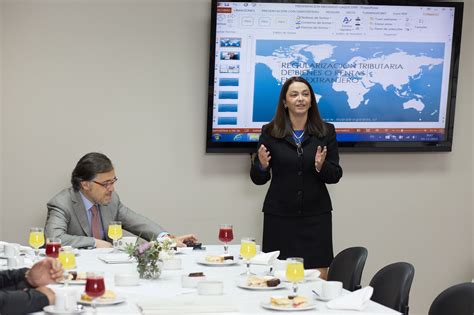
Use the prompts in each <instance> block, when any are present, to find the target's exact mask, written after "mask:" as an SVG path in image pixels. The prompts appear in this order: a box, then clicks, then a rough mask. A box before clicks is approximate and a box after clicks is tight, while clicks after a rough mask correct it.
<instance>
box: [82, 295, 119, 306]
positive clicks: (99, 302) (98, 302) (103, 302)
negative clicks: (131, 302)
mask: <svg viewBox="0 0 474 315" xmlns="http://www.w3.org/2000/svg"><path fill="white" fill-rule="evenodd" d="M123 302H125V297H124V296H120V295H117V297H116V298H115V300H101V299H99V298H97V299H96V300H95V303H94V304H95V305H97V306H100V305H114V304H119V303H123ZM77 303H80V304H84V305H92V302H91V301H83V300H81V299H79V301H77Z"/></svg>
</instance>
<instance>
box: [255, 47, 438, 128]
mask: <svg viewBox="0 0 474 315" xmlns="http://www.w3.org/2000/svg"><path fill="white" fill-rule="evenodd" d="M282 51H289V52H292V54H290V55H286V54H283V53H281V52H282ZM301 55H304V56H306V57H307V58H306V59H305V60H304V61H303V60H301V59H300V58H299V57H298V56H301ZM293 56H294V57H293ZM292 58H293V59H292ZM445 62H446V56H445V44H444V43H436V42H377V41H370V42H369V41H366V42H363V41H357V42H356V41H318V40H257V41H256V55H255V72H254V87H253V90H254V91H255V92H254V95H253V100H254V103H253V115H252V118H253V122H262V123H266V122H268V121H271V120H272V118H273V116H274V113H275V105H276V104H277V103H278V96H279V94H280V90H281V86H282V84H283V83H284V82H285V81H286V80H287V79H288V78H290V77H292V76H295V75H297V76H302V77H304V78H305V79H306V80H307V81H308V82H309V83H310V84H311V85H312V87H313V89H314V93H315V95H316V101H317V103H318V108H319V111H320V113H321V116H322V117H324V119H325V121H327V122H332V123H343V122H344V123H346V122H350V123H374V122H398V123H416V124H419V125H421V124H424V123H437V122H439V121H440V118H441V119H442V118H443V117H444V116H443V115H444V114H443V109H442V108H441V107H440V106H441V105H440V104H441V103H442V102H441V99H442V93H443V92H442V91H443V90H442V88H441V87H442V86H443V69H444V63H445ZM444 84H446V83H444ZM444 93H445V92H444Z"/></svg>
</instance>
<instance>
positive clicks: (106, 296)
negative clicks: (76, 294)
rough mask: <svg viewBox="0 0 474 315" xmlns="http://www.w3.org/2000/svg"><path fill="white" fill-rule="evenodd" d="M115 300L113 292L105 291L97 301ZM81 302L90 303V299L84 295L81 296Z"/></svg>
mask: <svg viewBox="0 0 474 315" xmlns="http://www.w3.org/2000/svg"><path fill="white" fill-rule="evenodd" d="M116 298H117V296H116V295H115V293H114V291H110V290H106V291H105V293H104V294H103V295H102V296H100V297H98V298H97V299H98V300H101V301H113V300H115V299H116ZM81 300H82V301H86V302H92V298H91V297H90V296H88V295H87V294H86V293H82V294H81Z"/></svg>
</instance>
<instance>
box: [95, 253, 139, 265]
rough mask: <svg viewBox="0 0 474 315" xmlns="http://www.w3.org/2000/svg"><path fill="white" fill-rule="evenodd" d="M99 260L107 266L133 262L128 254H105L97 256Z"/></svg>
mask: <svg viewBox="0 0 474 315" xmlns="http://www.w3.org/2000/svg"><path fill="white" fill-rule="evenodd" d="M97 258H99V259H100V260H102V261H103V262H105V263H107V264H127V263H132V262H134V260H133V258H130V256H128V254H106V255H99V256H97Z"/></svg>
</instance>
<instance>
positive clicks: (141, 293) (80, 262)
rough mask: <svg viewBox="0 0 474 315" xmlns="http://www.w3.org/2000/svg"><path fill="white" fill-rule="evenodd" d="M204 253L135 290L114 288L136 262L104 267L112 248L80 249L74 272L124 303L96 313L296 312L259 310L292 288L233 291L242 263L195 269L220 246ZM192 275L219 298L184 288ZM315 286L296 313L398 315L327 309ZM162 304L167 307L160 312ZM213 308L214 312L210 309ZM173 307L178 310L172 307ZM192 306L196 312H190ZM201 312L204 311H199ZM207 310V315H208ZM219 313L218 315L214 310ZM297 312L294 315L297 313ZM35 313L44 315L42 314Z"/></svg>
mask: <svg viewBox="0 0 474 315" xmlns="http://www.w3.org/2000/svg"><path fill="white" fill-rule="evenodd" d="M205 248H206V249H205V250H194V251H190V252H189V251H188V252H186V253H181V254H178V253H177V254H175V256H174V258H179V259H180V260H181V268H180V269H178V270H166V269H164V270H162V273H161V276H160V278H159V279H157V280H143V279H140V280H139V285H138V286H118V285H117V284H116V283H115V275H116V274H120V273H122V274H123V273H131V272H135V271H136V263H133V262H132V263H116V264H112V263H105V262H104V261H102V260H100V259H98V257H100V256H103V255H110V254H109V252H110V249H92V250H79V251H78V253H77V257H76V262H77V272H79V273H80V272H87V271H95V272H97V271H100V272H103V273H104V278H105V285H106V289H107V290H112V291H113V292H114V293H115V294H116V295H117V296H119V297H122V298H124V299H125V301H124V302H123V303H120V304H115V305H107V306H99V307H98V308H97V313H98V314H103V315H106V314H190V313H192V311H193V310H195V311H196V310H199V312H200V313H201V314H202V313H212V314H270V313H274V314H290V313H295V312H294V311H275V310H268V309H265V308H263V307H262V306H261V303H262V302H268V301H269V300H270V297H271V296H275V295H288V294H289V293H290V290H291V284H290V283H285V285H286V287H285V288H282V289H279V290H248V289H242V288H240V287H238V286H237V281H239V279H242V277H241V276H240V274H241V273H242V272H244V271H245V264H244V263H242V262H239V263H237V264H234V265H229V266H208V265H203V264H199V263H198V262H199V261H201V260H202V259H203V258H204V257H205V256H206V255H214V254H222V252H223V246H218V245H207V246H205ZM229 254H230V255H234V257H238V256H239V246H238V245H230V246H229ZM273 265H274V268H275V270H277V271H278V270H280V269H281V270H283V268H284V261H277V262H276V263H274V264H273ZM269 268H270V267H269V266H267V265H253V264H252V265H251V267H250V270H251V271H252V272H254V273H256V274H258V275H260V274H264V273H265V272H268V271H269ZM190 272H203V273H204V274H205V275H206V277H207V280H220V281H222V282H223V283H224V292H223V294H222V295H218V296H203V295H199V294H198V292H197V290H196V289H189V288H182V286H181V276H182V275H183V274H189V273H190ZM318 281H323V280H320V279H318V280H314V281H305V282H303V283H300V284H299V289H298V294H299V295H304V296H307V297H309V298H310V299H311V301H312V302H313V301H314V303H316V306H315V308H314V309H311V310H306V311H300V312H303V313H312V314H313V313H317V314H352V315H372V314H399V313H398V312H396V311H394V310H392V309H390V308H387V307H385V306H383V305H380V304H378V303H375V302H373V301H369V303H368V305H367V306H366V308H365V309H363V310H362V311H354V310H330V309H328V308H327V306H326V302H322V301H318V300H316V299H315V298H314V297H315V295H314V294H313V293H312V292H311V291H312V290H313V289H314V288H315V287H317V285H318V283H317V282H318ZM61 286H62V285H60V284H54V285H51V287H52V289H53V290H54V289H59V288H61ZM69 286H70V287H71V288H74V289H75V290H77V294H78V295H80V294H81V293H82V292H83V291H84V285H69ZM150 303H151V304H153V305H154V306H155V307H154V308H153V311H149V310H145V309H143V308H141V306H143V305H150ZM160 305H165V306H168V307H169V308H167V309H166V308H165V309H160ZM213 305H216V308H215V309H213V307H212V306H213ZM173 306H176V307H174V308H173ZM194 306H195V307H194ZM203 307H204V308H203ZM206 309H207V311H206ZM219 309H220V310H222V312H218V310H219ZM300 312H296V313H300ZM34 314H43V313H42V312H38V313H34ZM83 314H93V313H92V308H90V307H89V306H88V307H86V312H85V313H83Z"/></svg>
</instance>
